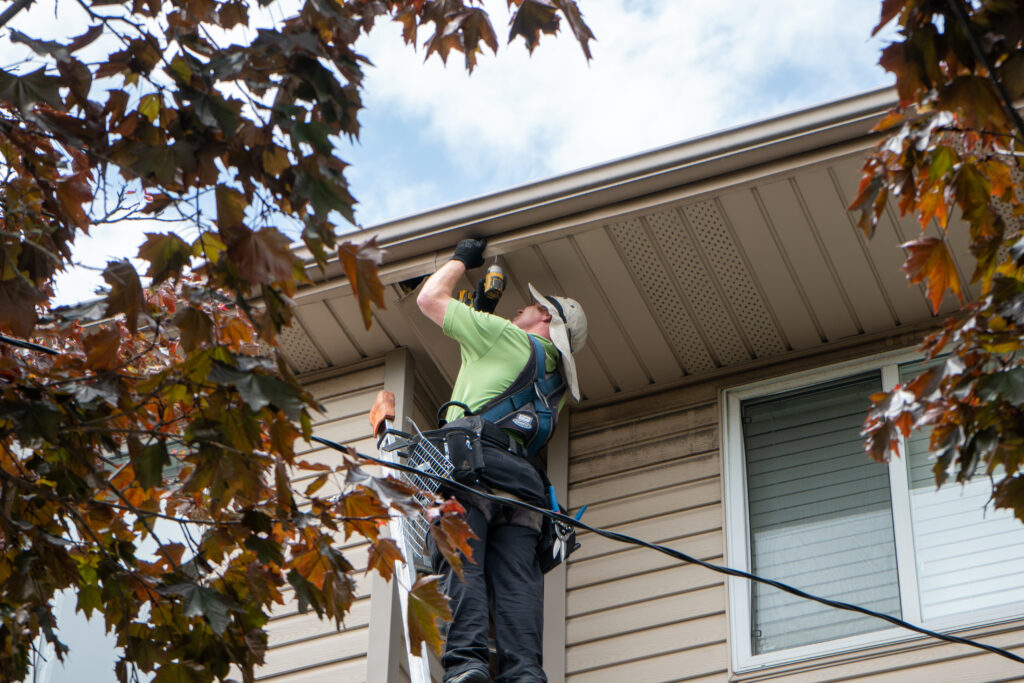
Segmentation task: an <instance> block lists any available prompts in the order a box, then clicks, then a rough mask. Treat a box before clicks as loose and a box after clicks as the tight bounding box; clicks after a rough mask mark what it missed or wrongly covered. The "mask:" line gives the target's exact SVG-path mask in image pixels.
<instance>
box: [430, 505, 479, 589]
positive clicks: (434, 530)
mask: <svg viewBox="0 0 1024 683" xmlns="http://www.w3.org/2000/svg"><path fill="white" fill-rule="evenodd" d="M430 535H431V537H433V539H434V543H435V544H436V545H437V549H438V550H439V551H440V552H441V555H442V556H443V557H444V559H445V560H446V561H447V562H448V564H449V565H451V568H452V569H453V570H455V573H456V574H458V575H459V576H462V556H463V555H465V557H466V559H467V560H469V561H470V562H472V561H473V548H472V547H471V546H470V545H469V541H470V539H473V538H477V536H476V534H474V533H473V530H472V529H470V528H469V524H467V523H466V520H465V519H463V518H462V517H460V516H456V515H444V516H443V517H442V518H441V521H440V522H438V523H436V524H431V525H430Z"/></svg>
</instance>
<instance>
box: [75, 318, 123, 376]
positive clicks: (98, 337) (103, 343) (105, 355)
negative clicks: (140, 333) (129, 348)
mask: <svg viewBox="0 0 1024 683" xmlns="http://www.w3.org/2000/svg"><path fill="white" fill-rule="evenodd" d="M82 345H83V346H85V354H86V356H85V366H86V367H87V368H90V369H93V370H113V369H114V368H116V367H117V366H118V365H119V364H120V362H121V361H120V356H119V355H118V351H119V350H120V348H121V332H120V330H118V329H117V327H116V326H114V325H104V326H103V327H101V328H100V329H99V330H98V331H97V332H96V333H95V334H90V335H89V336H87V337H84V338H83V339H82Z"/></svg>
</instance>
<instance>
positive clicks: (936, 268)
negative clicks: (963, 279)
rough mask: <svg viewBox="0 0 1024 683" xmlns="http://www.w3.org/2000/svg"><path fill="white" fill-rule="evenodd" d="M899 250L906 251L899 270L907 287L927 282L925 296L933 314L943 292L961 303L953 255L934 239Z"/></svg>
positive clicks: (960, 289) (943, 243) (937, 308)
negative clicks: (903, 272) (909, 284)
mask: <svg viewBox="0 0 1024 683" xmlns="http://www.w3.org/2000/svg"><path fill="white" fill-rule="evenodd" d="M903 248H904V249H907V250H909V251H910V255H909V256H908V257H907V262H906V263H905V264H904V265H903V270H905V271H906V272H907V275H908V277H909V279H910V282H911V283H914V284H916V283H918V282H925V281H926V282H927V284H926V291H927V296H928V300H929V301H930V302H931V304H932V311H933V312H934V313H938V312H939V305H940V304H941V303H942V297H943V295H944V294H945V293H946V290H947V289H948V290H950V291H951V292H953V293H954V294H955V295H956V297H957V299H959V300H960V302H961V303H963V301H964V297H963V288H962V286H961V283H960V275H959V274H958V273H957V272H956V264H955V263H954V262H953V255H952V254H950V253H949V247H947V246H946V243H945V242H943V241H942V240H939V239H935V238H934V237H924V238H922V239H919V240H916V241H913V242H907V243H906V244H904V245H903Z"/></svg>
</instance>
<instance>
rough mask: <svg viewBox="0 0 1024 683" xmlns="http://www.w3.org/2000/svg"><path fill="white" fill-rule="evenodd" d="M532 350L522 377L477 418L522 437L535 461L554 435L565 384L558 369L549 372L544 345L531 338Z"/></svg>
mask: <svg viewBox="0 0 1024 683" xmlns="http://www.w3.org/2000/svg"><path fill="white" fill-rule="evenodd" d="M530 346H531V349H532V353H531V354H530V359H529V360H528V361H527V363H526V366H525V367H524V368H523V369H522V371H521V372H520V373H519V376H517V377H516V378H515V380H513V382H512V384H511V385H509V387H508V389H506V390H505V391H504V392H502V393H501V394H500V395H499V396H496V397H495V398H493V399H491V400H490V401H488V402H487V404H485V405H484V406H483V407H482V408H480V410H478V411H477V414H478V415H479V416H480V417H482V418H483V419H484V420H486V421H487V422H490V423H491V424H493V425H495V426H496V427H500V428H501V429H505V430H508V431H511V432H514V433H515V434H517V435H519V436H520V437H521V439H522V443H523V446H525V447H526V454H527V456H528V457H529V458H531V459H532V458H535V457H536V455H537V453H538V451H540V449H541V448H543V447H544V444H546V443H547V442H548V439H550V438H551V435H552V434H554V433H555V427H556V426H557V424H558V404H559V403H560V402H561V400H562V395H563V394H564V393H565V381H564V380H563V379H562V373H561V372H559V371H558V370H557V369H556V370H555V371H554V372H548V371H547V368H546V365H547V364H546V363H545V352H544V345H543V344H541V342H540V340H539V339H537V338H536V337H534V336H532V335H531V336H530Z"/></svg>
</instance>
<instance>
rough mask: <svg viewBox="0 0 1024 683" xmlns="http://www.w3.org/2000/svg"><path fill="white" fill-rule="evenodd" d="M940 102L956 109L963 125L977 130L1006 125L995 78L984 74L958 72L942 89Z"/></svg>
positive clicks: (947, 107) (950, 108) (998, 127)
mask: <svg viewBox="0 0 1024 683" xmlns="http://www.w3.org/2000/svg"><path fill="white" fill-rule="evenodd" d="M937 104H938V105H939V106H941V107H943V108H945V109H948V110H950V111H954V112H956V113H957V115H958V116H959V117H960V119H961V121H962V122H963V125H964V126H966V127H967V128H972V129H974V130H998V129H1000V128H1003V127H1005V126H1006V114H1005V113H1004V112H1003V107H1002V105H1001V104H1000V101H999V95H998V93H996V91H995V88H994V87H993V86H992V82H991V81H990V80H989V79H988V78H985V77H983V76H958V77H957V78H954V79H953V80H952V81H951V82H950V83H949V84H947V85H945V86H943V87H942V88H941V89H940V90H939V97H938V100H937Z"/></svg>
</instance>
